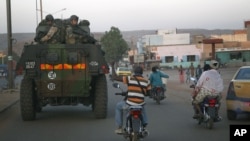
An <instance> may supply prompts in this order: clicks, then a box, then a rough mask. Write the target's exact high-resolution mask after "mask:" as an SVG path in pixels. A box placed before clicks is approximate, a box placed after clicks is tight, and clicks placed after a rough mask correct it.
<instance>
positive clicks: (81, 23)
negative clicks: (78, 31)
mask: <svg viewBox="0 0 250 141" xmlns="http://www.w3.org/2000/svg"><path fill="white" fill-rule="evenodd" d="M79 25H80V26H81V25H85V26H89V25H90V23H89V21H88V20H82V21H80V23H79Z"/></svg>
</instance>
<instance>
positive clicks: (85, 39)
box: [65, 15, 96, 44]
mask: <svg viewBox="0 0 250 141" xmlns="http://www.w3.org/2000/svg"><path fill="white" fill-rule="evenodd" d="M78 19H79V18H78V16H76V15H72V16H70V25H68V26H67V28H66V37H65V40H66V43H67V44H77V43H95V42H96V40H95V39H94V38H93V37H91V36H90V35H89V34H88V32H86V31H84V30H83V29H81V28H80V27H79V25H78Z"/></svg>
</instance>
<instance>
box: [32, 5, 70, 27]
mask: <svg viewBox="0 0 250 141" xmlns="http://www.w3.org/2000/svg"><path fill="white" fill-rule="evenodd" d="M64 10H66V8H63V9H61V10H58V11H56V12H53V13H51V15H55V14H57V13H59V12H62V11H64ZM36 11H40V12H41V13H47V14H49V13H50V12H47V11H44V10H41V9H36ZM61 18H62V16H61ZM42 20H43V19H42V17H41V21H42ZM37 24H38V22H37Z"/></svg>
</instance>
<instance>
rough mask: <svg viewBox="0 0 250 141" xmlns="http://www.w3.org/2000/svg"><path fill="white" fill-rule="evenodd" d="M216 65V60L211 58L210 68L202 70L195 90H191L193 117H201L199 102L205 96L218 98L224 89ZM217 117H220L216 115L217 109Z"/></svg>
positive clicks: (217, 63) (217, 65)
mask: <svg viewBox="0 0 250 141" xmlns="http://www.w3.org/2000/svg"><path fill="white" fill-rule="evenodd" d="M218 67H219V62H217V61H216V60H211V62H210V69H209V70H207V71H204V72H203V73H202V74H201V76H200V78H199V80H198V82H197V84H196V87H195V90H194V92H193V105H194V108H195V115H194V116H193V118H199V117H202V111H201V109H200V103H201V102H203V100H204V98H205V97H206V96H218V97H219V100H220V99H221V93H222V91H223V89H224V85H223V80H222V78H221V75H220V74H219V72H218V71H217V69H218ZM217 119H218V120H219V119H220V117H219V116H218V111H217Z"/></svg>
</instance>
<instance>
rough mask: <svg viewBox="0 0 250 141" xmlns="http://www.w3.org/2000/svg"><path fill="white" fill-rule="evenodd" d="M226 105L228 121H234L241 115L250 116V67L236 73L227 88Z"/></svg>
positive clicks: (244, 67)
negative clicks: (247, 114)
mask: <svg viewBox="0 0 250 141" xmlns="http://www.w3.org/2000/svg"><path fill="white" fill-rule="evenodd" d="M226 105H227V118H228V119H229V120H235V119H236V118H237V115H238V114H241V113H249V114H250V66H243V67H240V68H239V69H238V70H237V71H236V73H235V75H234V76H233V78H232V80H231V82H230V84H229V87H228V91H227V96H226Z"/></svg>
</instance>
